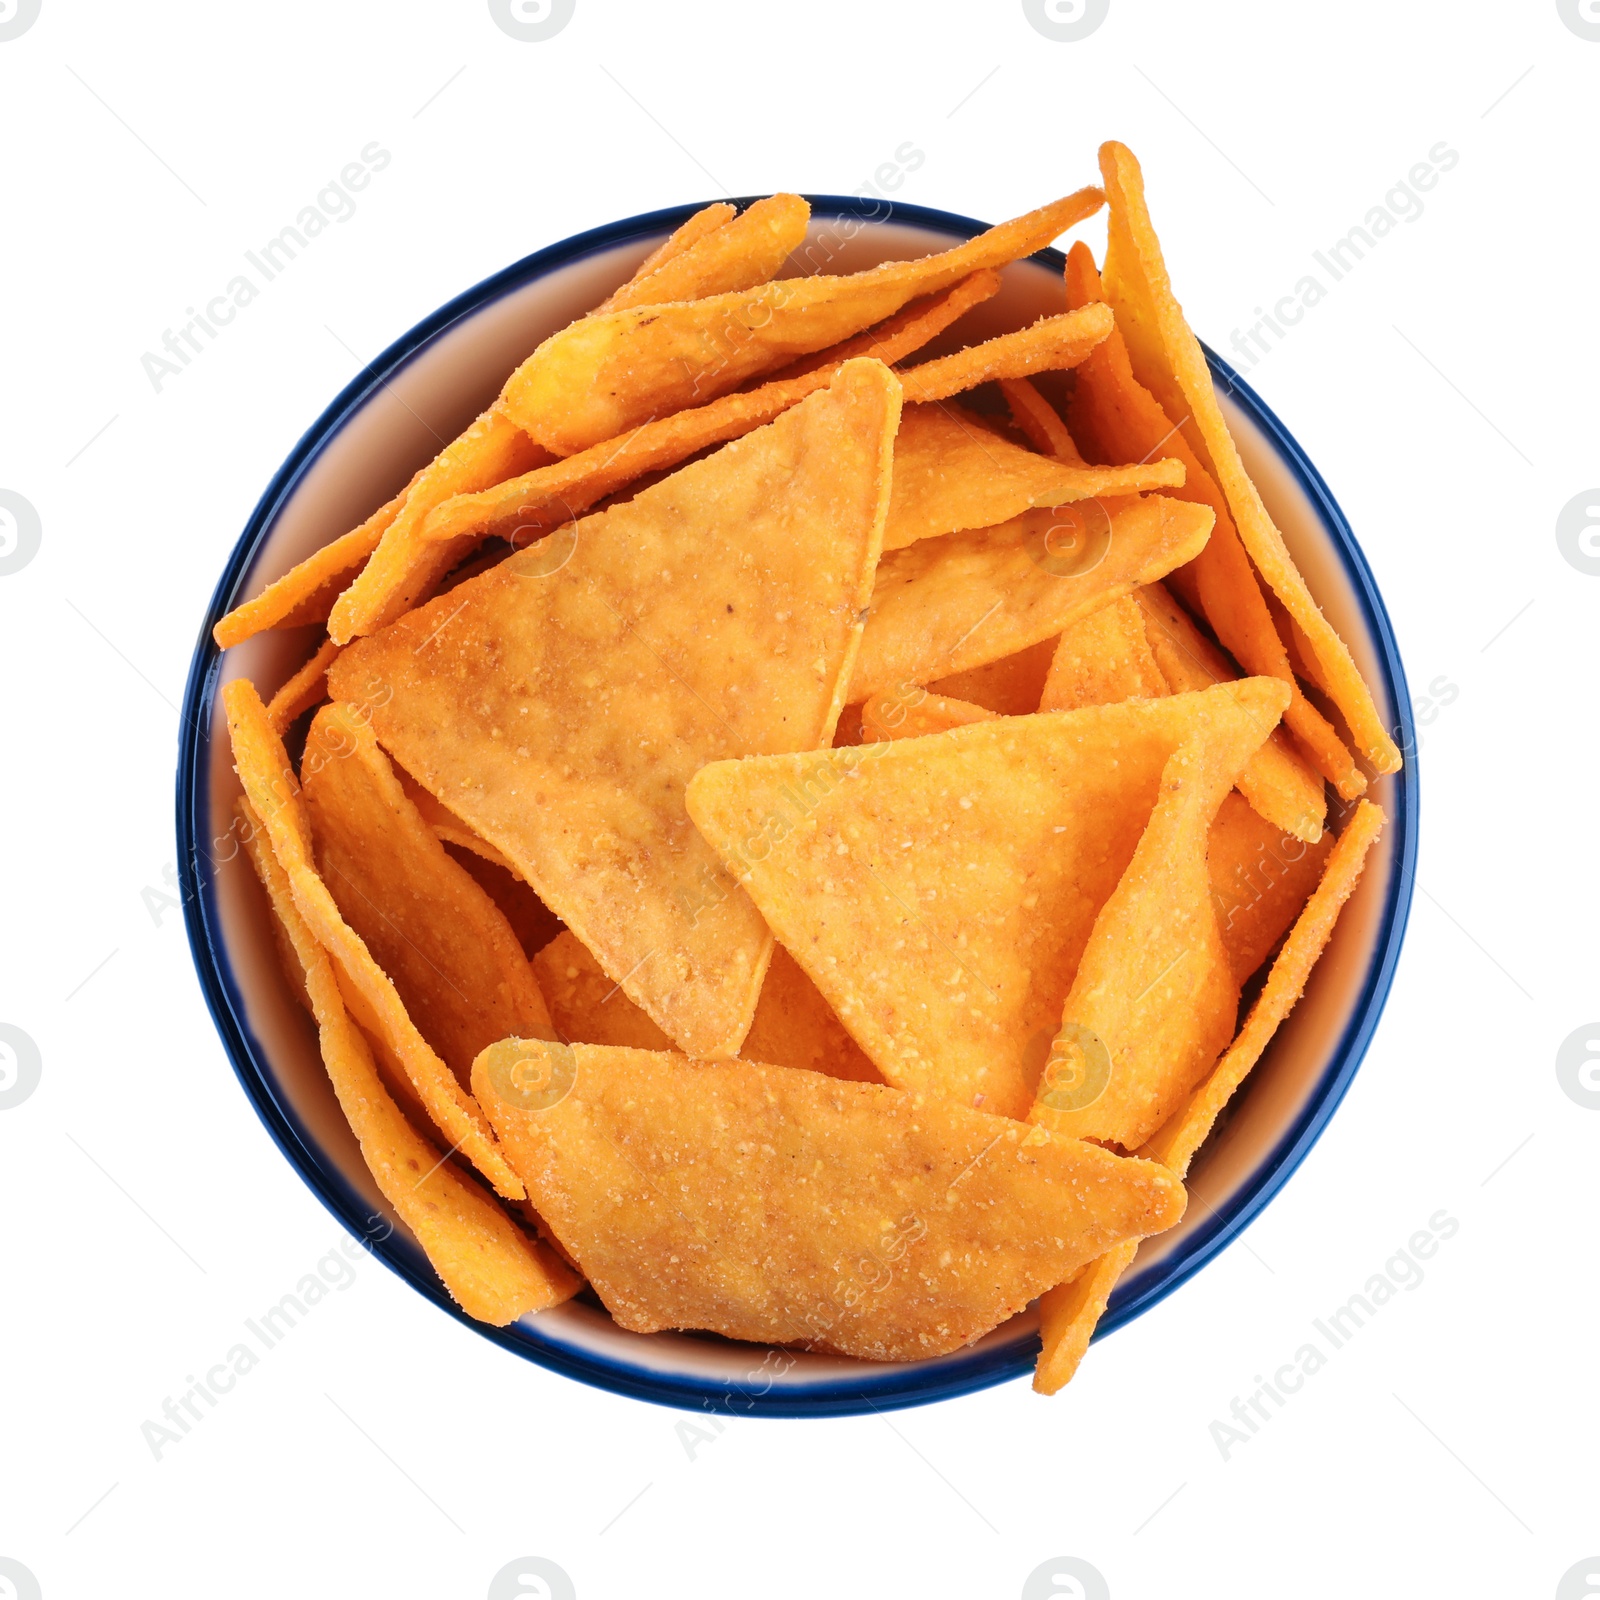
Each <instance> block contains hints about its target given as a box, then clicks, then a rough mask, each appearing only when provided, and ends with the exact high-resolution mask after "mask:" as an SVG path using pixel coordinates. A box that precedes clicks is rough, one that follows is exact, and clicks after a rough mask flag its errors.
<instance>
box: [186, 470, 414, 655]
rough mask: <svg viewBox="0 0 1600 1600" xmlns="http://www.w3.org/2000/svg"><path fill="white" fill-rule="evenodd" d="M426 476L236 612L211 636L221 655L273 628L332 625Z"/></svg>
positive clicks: (412, 479) (216, 627) (222, 622)
mask: <svg viewBox="0 0 1600 1600" xmlns="http://www.w3.org/2000/svg"><path fill="white" fill-rule="evenodd" d="M421 476H422V474H421V473H420V472H418V473H414V474H413V475H412V478H411V482H410V483H408V484H407V485H406V486H405V488H403V489H402V490H401V491H400V493H399V494H397V495H396V496H395V497H394V499H392V500H389V501H386V502H385V503H384V504H383V505H381V506H379V507H378V509H377V510H376V511H374V512H373V513H372V515H371V516H370V517H368V518H367V520H366V521H365V522H363V523H362V524H361V526H360V527H359V528H352V529H351V530H350V532H349V533H347V534H344V535H342V536H341V537H340V538H337V539H335V540H334V541H333V542H332V543H331V544H325V545H324V546H323V547H322V548H321V549H320V550H317V551H314V552H313V553H312V554H311V555H309V556H307V557H306V559H305V560H304V561H302V562H301V563H300V564H299V565H298V566H296V567H291V568H290V569H289V571H287V572H286V573H284V575H283V576H282V577H281V578H279V579H277V580H276V582H273V583H269V584H268V585H267V587H266V588H265V589H263V590H262V591H261V593H260V594H258V595H257V596H256V597H255V599H254V600H247V601H245V603H244V604H243V605H240V606H235V607H234V608H233V610H232V611H230V612H229V613H228V614H227V616H225V617H224V618H222V620H221V621H220V622H218V623H217V625H216V626H215V627H214V628H213V629H212V630H211V637H212V638H213V639H215V640H216V642H217V648H218V649H219V650H231V649H232V648H233V646H234V645H236V644H243V643H244V642H245V640H246V639H253V638H254V637H255V636H256V635H257V634H258V633H265V632H266V631H267V630H268V629H269V628H293V627H299V626H301V625H302V624H304V623H308V622H326V621H327V620H328V613H329V612H330V611H332V610H333V603H334V601H335V600H337V599H338V598H339V595H340V593H341V592H342V591H343V590H344V587H345V585H346V584H347V583H349V581H350V579H351V578H352V576H353V575H354V574H355V573H357V572H358V571H359V570H360V569H361V567H362V566H363V565H364V564H365V562H366V560H367V557H368V556H370V555H371V554H372V552H373V551H374V550H376V549H377V548H378V541H379V540H380V539H381V538H382V537H383V536H384V534H385V533H386V532H387V531H388V529H389V527H390V525H391V524H392V523H393V522H394V519H395V518H396V517H397V516H399V515H400V510H401V507H403V506H404V505H405V503H406V497H407V496H408V495H409V494H410V493H411V491H412V490H413V489H414V488H415V487H416V485H417V479H418V478H420V477H421Z"/></svg>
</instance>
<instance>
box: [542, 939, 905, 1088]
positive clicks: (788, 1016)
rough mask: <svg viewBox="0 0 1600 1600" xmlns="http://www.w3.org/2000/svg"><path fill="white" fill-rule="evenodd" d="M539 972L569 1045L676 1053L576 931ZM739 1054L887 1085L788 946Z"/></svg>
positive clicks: (775, 955)
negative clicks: (614, 980) (607, 1045)
mask: <svg viewBox="0 0 1600 1600" xmlns="http://www.w3.org/2000/svg"><path fill="white" fill-rule="evenodd" d="M533 966H534V971H535V972H536V973H537V974H538V977H539V987H540V989H541V990H543V991H544V993H545V995H546V997H547V998H548V999H549V1002H550V1014H551V1016H552V1017H553V1018H554V1019H555V1024H556V1027H557V1028H558V1029H559V1031H560V1034H561V1037H562V1038H563V1039H564V1040H566V1041H567V1043H569V1044H612V1045H625V1046H627V1047H628V1048H630V1049H634V1050H670V1049H671V1048H672V1041H671V1040H670V1039H669V1038H668V1037H667V1036H666V1034H664V1033H663V1032H662V1031H661V1030H660V1029H659V1028H658V1027H657V1026H656V1025H655V1023H653V1022H652V1021H651V1020H650V1018H649V1017H648V1016H647V1015H646V1014H645V1013H644V1012H643V1011H641V1010H640V1009H639V1007H638V1006H636V1005H635V1004H634V1003H633V1002H632V1001H631V1000H630V999H629V998H628V997H627V995H625V994H624V993H623V992H622V989H621V986H620V985H618V984H615V983H613V982H612V981H611V979H610V978H608V977H607V976H606V975H605V973H604V972H603V971H602V970H601V968H600V963H599V962H598V961H596V960H595V958H594V957H593V956H592V955H591V954H590V953H589V952H588V951H587V950H586V949H585V948H584V946H583V941H582V940H580V939H578V938H576V937H575V936H574V935H573V934H572V933H571V932H570V931H568V932H564V933H561V934H559V935H557V937H556V938H554V939H552V940H551V941H550V943H549V944H547V945H546V946H545V947H544V949H542V950H541V951H540V952H539V954H538V955H537V956H535V957H534V962H533ZM739 1053H740V1055H741V1056H743V1057H744V1059H745V1060H746V1061H766V1062H770V1063H771V1064H772V1065H773V1066H777V1067H795V1068H798V1069H799V1070H801V1071H804V1072H822V1073H826V1074H827V1075H828V1076H829V1077H830V1078H851V1079H854V1080H855V1081H856V1082H857V1083H881V1082H882V1081H883V1079H882V1078H881V1077H880V1076H879V1075H878V1070H877V1068H876V1067H874V1066H873V1064H872V1063H871V1062H870V1061H869V1060H868V1059H867V1057H866V1055H865V1053H864V1052H863V1051H862V1049H861V1046H860V1045H858V1044H857V1043H856V1042H855V1040H854V1039H852V1038H851V1037H850V1035H849V1034H848V1033H846V1032H845V1030H844V1024H843V1023H841V1022H840V1021H839V1019H838V1018H837V1017H836V1016H834V1014H833V1012H832V1011H830V1010H829V1009H828V1002H827V1001H826V1000H824V999H823V998H822V996H821V995H820V994H818V993H817V987H816V985H815V984H814V983H812V981H811V980H810V979H809V978H808V977H807V976H806V975H805V973H804V972H802V971H801V970H800V967H799V965H798V963H797V962H796V961H795V959H794V957H793V956H792V955H790V954H789V952H788V951H787V950H785V949H784V948H783V946H782V945H774V946H773V950H772V964H771V965H770V966H769V967H768V968H767V976H766V979H765V981H764V982H763V983H762V985H761V999H760V1001H759V1003H758V1004H757V1006H756V1015H755V1021H754V1022H752V1023H751V1024H750V1032H749V1033H748V1034H746V1035H745V1041H744V1046H743V1048H742V1049H741V1050H740V1052H739Z"/></svg>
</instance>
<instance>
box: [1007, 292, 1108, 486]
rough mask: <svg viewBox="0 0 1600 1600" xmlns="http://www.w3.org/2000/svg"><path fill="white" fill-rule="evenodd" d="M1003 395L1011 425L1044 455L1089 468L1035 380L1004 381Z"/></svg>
mask: <svg viewBox="0 0 1600 1600" xmlns="http://www.w3.org/2000/svg"><path fill="white" fill-rule="evenodd" d="M1073 309H1076V308H1075V307H1074V308H1073ZM1000 393H1001V394H1003V395H1004V396H1005V401H1006V409H1007V410H1008V411H1009V412H1010V413H1011V425H1012V426H1013V427H1014V428H1015V429H1016V430H1017V431H1018V432H1019V433H1020V434H1022V435H1023V436H1024V437H1025V438H1026V439H1027V441H1028V443H1029V444H1031V445H1032V446H1033V448H1034V449H1035V450H1037V451H1038V452H1039V453H1040V454H1041V455H1046V456H1050V457H1052V458H1053V459H1054V460H1056V461H1064V462H1065V463H1066V464H1067V465H1068V466H1069V467H1082V466H1087V465H1088V463H1087V462H1086V461H1085V460H1084V459H1083V456H1082V454H1081V452H1080V451H1079V449H1078V447H1077V445H1076V444H1075V443H1074V442H1073V438H1072V435H1071V434H1070V433H1069V432H1068V431H1067V425H1066V423H1064V422H1063V421H1062V420H1061V418H1060V416H1059V415H1058V414H1057V412H1056V408H1055V407H1054V406H1053V405H1051V404H1050V402H1049V401H1048V400H1046V399H1045V397H1044V396H1043V395H1042V394H1040V393H1039V390H1038V386H1037V385H1036V384H1035V383H1034V382H1033V380H1032V379H1031V378H1002V379H1001V380H1000Z"/></svg>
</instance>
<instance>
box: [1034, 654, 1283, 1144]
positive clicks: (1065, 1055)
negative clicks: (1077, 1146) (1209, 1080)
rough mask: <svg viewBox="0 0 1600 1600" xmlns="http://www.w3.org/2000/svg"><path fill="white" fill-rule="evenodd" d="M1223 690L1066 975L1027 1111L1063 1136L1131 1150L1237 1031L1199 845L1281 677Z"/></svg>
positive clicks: (1272, 714)
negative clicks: (1066, 989)
mask: <svg viewBox="0 0 1600 1600" xmlns="http://www.w3.org/2000/svg"><path fill="white" fill-rule="evenodd" d="M1223 692H1225V693H1230V694H1231V695H1233V696H1234V697H1235V698H1233V699H1231V700H1229V701H1213V700H1212V697H1213V696H1215V695H1216V694H1217V693H1218V690H1217V689H1210V690H1207V691H1206V692H1205V694H1203V695H1202V696H1201V697H1200V698H1201V699H1202V700H1206V701H1210V702H1211V715H1210V716H1209V717H1208V718H1207V719H1206V721H1205V723H1204V725H1203V726H1198V727H1197V728H1196V729H1195V730H1194V732H1193V733H1192V735H1191V736H1190V737H1189V738H1187V739H1186V740H1185V741H1184V743H1183V744H1182V745H1181V746H1180V747H1179V749H1178V750H1177V751H1176V752H1175V753H1174V754H1173V756H1172V758H1171V760H1169V761H1168V762H1167V765H1166V769H1165V771H1163V773H1162V775H1161V798H1160V799H1159V800H1158V801H1157V802H1156V806H1155V809H1154V810H1153V811H1152V812H1151V814H1150V821H1149V825H1148V826H1147V827H1146V828H1145V830H1144V836H1143V837H1142V838H1141V839H1140V841H1139V847H1138V849H1137V850H1136V851H1135V852H1134V855H1133V859H1132V861H1131V862H1129V864H1128V868H1127V870H1126V871H1125V872H1124V873H1123V875H1122V877H1121V879H1120V881H1119V882H1118V884H1117V887H1116V890H1115V891H1114V892H1113V894H1112V895H1111V897H1110V899H1109V900H1107V901H1106V903H1105V905H1104V906H1103V907H1102V908H1101V910H1100V914H1099V916H1098V917H1097V918H1096V919H1095V925H1094V932H1093V934H1092V935H1091V936H1090V939H1089V943H1088V945H1087V947H1086V948H1085V950H1084V952H1083V959H1082V960H1081V961H1080V962H1079V964H1078V969H1077V973H1076V975H1075V977H1074V978H1073V980H1072V989H1071V992H1070V993H1069V994H1068V996H1067V1003H1066V1005H1065V1007H1064V1008H1063V1010H1062V1018H1061V1031H1060V1033H1058V1034H1057V1036H1056V1040H1055V1043H1054V1044H1053V1045H1052V1047H1051V1052H1050V1060H1049V1063H1048V1064H1047V1066H1046V1067H1045V1070H1044V1073H1043V1075H1042V1076H1041V1078H1040V1080H1039V1088H1038V1095H1037V1098H1036V1099H1035V1101H1034V1104H1033V1108H1032V1110H1031V1111H1030V1112H1029V1113H1028V1116H1029V1120H1030V1121H1033V1122H1037V1123H1041V1124H1043V1125H1044V1126H1046V1127H1049V1128H1052V1129H1054V1130H1055V1131H1056V1132H1059V1133H1064V1134H1066V1135H1067V1136H1068V1137H1071V1138H1078V1139H1098V1140H1103V1141H1106V1142H1107V1143H1112V1144H1119V1145H1122V1146H1124V1147H1125V1148H1128V1149H1132V1148H1133V1147H1134V1146H1135V1145H1137V1144H1139V1143H1140V1142H1141V1141H1142V1140H1144V1139H1146V1138H1147V1137H1148V1136H1149V1135H1150V1134H1151V1133H1153V1132H1154V1131H1155V1130H1156V1129H1157V1128H1158V1127H1160V1126H1161V1124H1162V1123H1163V1122H1164V1121H1166V1119H1167V1117H1168V1116H1169V1115H1170V1114H1171V1112H1172V1109H1173V1106H1174V1105H1175V1104H1176V1103H1177V1101H1178V1100H1179V1099H1181V1098H1182V1096H1183V1095H1185V1094H1187V1093H1188V1092H1189V1090H1190V1089H1192V1088H1193V1087H1194V1085H1195V1084H1196V1083H1197V1082H1198V1081H1199V1080H1200V1078H1201V1077H1202V1076H1203V1075H1204V1074H1205V1073H1206V1072H1208V1071H1210V1069H1211V1067H1212V1066H1213V1065H1214V1064H1215V1062H1216V1059H1217V1057H1218V1056H1219V1055H1220V1054H1221V1052H1222V1049H1223V1047H1224V1046H1225V1045H1226V1044H1227V1042H1228V1040H1229V1039H1230V1038H1231V1037H1232V1036H1233V1030H1234V1025H1235V1023H1236V1022H1237V1020H1238V1010H1239V986H1238V984H1237V983H1236V982H1235V981H1234V978H1233V973H1232V969H1231V968H1230V966H1229V964H1228V952H1227V949H1226V947H1225V946H1224V944H1223V941H1222V933H1221V930H1220V929H1219V928H1218V926H1217V915H1216V911H1215V909H1214V907H1213V905H1212V900H1211V881H1210V877H1209V875H1208V873H1207V869H1206V850H1207V842H1208V838H1209V835H1210V832H1211V825H1212V823H1213V822H1214V821H1215V820H1216V815H1217V812H1218V810H1219V809H1220V807H1221V805H1222V802H1223V800H1224V799H1225V798H1226V796H1227V794H1228V791H1229V790H1230V789H1231V788H1232V787H1233V784H1234V780H1235V779H1236V778H1237V777H1238V775H1239V770H1240V768H1242V767H1243V766H1244V764H1245V762H1246V761H1248V760H1249V758H1250V755H1251V752H1252V751H1254V750H1256V749H1257V748H1258V747H1259V746H1260V744H1261V742H1262V741H1263V740H1264V739H1265V738H1266V736H1267V735H1268V734H1269V733H1270V732H1271V731H1272V729H1273V727H1274V726H1275V725H1276V723H1277V721H1278V719H1279V717H1280V716H1282V714H1283V710H1284V707H1285V706H1287V705H1288V703H1289V690H1288V688H1287V686H1286V685H1284V684H1282V683H1280V682H1279V681H1278V680H1277V679H1276V678H1246V679H1244V680H1243V681H1242V682H1240V683H1238V684H1232V685H1228V686H1227V687H1226V689H1225V690H1224V691H1223ZM1127 703H1128V704H1132V705H1136V706H1138V705H1150V704H1156V705H1160V704H1162V703H1163V702H1161V701H1155V702H1151V701H1140V700H1135V701H1131V702H1127ZM1075 714H1076V715H1078V716H1083V715H1085V713H1083V712H1077V713H1075Z"/></svg>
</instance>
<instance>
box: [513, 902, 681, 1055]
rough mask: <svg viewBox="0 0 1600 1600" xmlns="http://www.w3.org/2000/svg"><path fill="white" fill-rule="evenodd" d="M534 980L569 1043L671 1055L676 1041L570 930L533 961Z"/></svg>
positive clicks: (566, 929)
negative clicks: (608, 975) (619, 1047)
mask: <svg viewBox="0 0 1600 1600" xmlns="http://www.w3.org/2000/svg"><path fill="white" fill-rule="evenodd" d="M533 971H534V976H535V977H537V978H538V980H539V989H540V992H541V993H542V994H543V995H544V997H545V999H546V1001H547V1002H548V1003H549V1006H550V1016H551V1019H552V1021H554V1023H555V1025H556V1032H557V1034H558V1035H559V1036H560V1037H561V1039H562V1040H563V1041H564V1042H566V1043H567V1044H610V1045H622V1046H625V1047H627V1048H628V1049H632V1050H670V1049H671V1048H672V1041H671V1040H670V1039H669V1038H668V1037H667V1036H666V1034H664V1033H663V1032H662V1031H661V1030H660V1029H659V1028H658V1027H657V1026H656V1025H655V1023H653V1022H652V1021H651V1020H650V1015H649V1013H648V1012H646V1011H642V1010H640V1008H639V1007H638V1006H636V1005H635V1004H634V1003H633V1001H631V1000H630V999H629V998H628V997H627V995H625V994H624V993H623V992H622V985H621V984H620V983H617V982H615V981H613V980H612V979H611V978H608V977H607V976H606V975H605V971H604V969H603V968H602V967H601V965H600V963H599V962H598V961H596V960H595V958H594V957H593V956H592V955H591V954H590V953H589V951H588V950H587V948H585V946H584V943H583V941H582V940H581V939H580V938H578V936H577V935H576V934H575V933H573V931H572V930H571V929H570V928H565V929H563V930H562V931H561V932H560V933H558V934H557V935H556V937H555V938H554V939H552V940H551V941H550V943H549V944H547V945H546V946H545V947H544V948H543V949H542V950H540V951H539V952H538V954H537V955H535V956H534V958H533Z"/></svg>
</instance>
